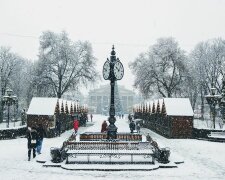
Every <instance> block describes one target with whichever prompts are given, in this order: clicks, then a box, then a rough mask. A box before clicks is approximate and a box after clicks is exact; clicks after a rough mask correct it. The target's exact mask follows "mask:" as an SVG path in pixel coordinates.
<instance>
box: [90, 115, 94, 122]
mask: <svg viewBox="0 0 225 180" xmlns="http://www.w3.org/2000/svg"><path fill="white" fill-rule="evenodd" d="M90 117H91V122H92V118H93V115H92V114H91V115H90Z"/></svg>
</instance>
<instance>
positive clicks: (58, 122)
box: [56, 120, 61, 136]
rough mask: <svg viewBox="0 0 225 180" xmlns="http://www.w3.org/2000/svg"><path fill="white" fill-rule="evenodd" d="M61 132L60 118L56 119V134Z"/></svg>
mask: <svg viewBox="0 0 225 180" xmlns="http://www.w3.org/2000/svg"><path fill="white" fill-rule="evenodd" d="M60 134H61V122H60V120H56V135H57V136H60Z"/></svg>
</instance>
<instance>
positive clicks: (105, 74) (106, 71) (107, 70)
mask: <svg viewBox="0 0 225 180" xmlns="http://www.w3.org/2000/svg"><path fill="white" fill-rule="evenodd" d="M109 74H110V62H109V61H106V62H105V64H104V66H103V78H104V79H105V80H107V79H109Z"/></svg>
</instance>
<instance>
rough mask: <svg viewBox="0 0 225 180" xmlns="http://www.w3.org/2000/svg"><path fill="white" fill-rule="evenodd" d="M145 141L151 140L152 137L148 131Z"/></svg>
mask: <svg viewBox="0 0 225 180" xmlns="http://www.w3.org/2000/svg"><path fill="white" fill-rule="evenodd" d="M146 141H148V142H150V143H151V142H152V137H151V136H150V134H149V133H148V134H147V136H146Z"/></svg>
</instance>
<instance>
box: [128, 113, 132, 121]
mask: <svg viewBox="0 0 225 180" xmlns="http://www.w3.org/2000/svg"><path fill="white" fill-rule="evenodd" d="M128 120H129V123H131V121H132V116H131V114H129V115H128Z"/></svg>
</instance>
